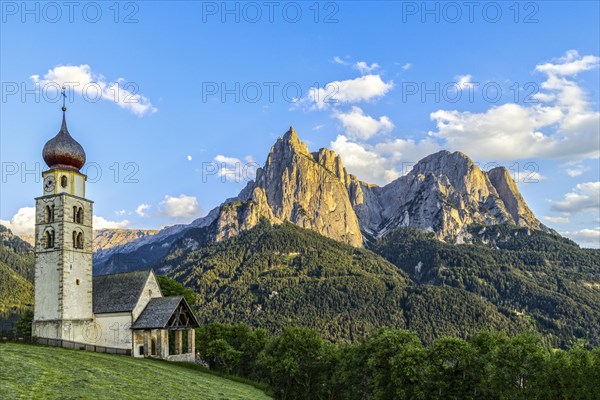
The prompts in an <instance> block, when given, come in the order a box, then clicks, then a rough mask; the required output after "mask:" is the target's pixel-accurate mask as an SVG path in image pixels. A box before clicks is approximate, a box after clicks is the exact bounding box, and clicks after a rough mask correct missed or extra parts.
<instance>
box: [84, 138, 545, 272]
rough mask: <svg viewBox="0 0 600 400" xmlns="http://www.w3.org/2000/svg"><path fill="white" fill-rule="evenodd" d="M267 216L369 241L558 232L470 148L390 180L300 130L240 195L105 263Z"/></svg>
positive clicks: (112, 252)
mask: <svg viewBox="0 0 600 400" xmlns="http://www.w3.org/2000/svg"><path fill="white" fill-rule="evenodd" d="M262 218H266V219H267V220H269V221H270V222H272V223H274V224H280V223H282V222H283V221H288V222H292V223H293V224H295V225H298V226H300V227H302V228H306V229H311V230H314V231H316V232H318V233H320V234H322V235H324V236H326V237H329V238H332V239H335V240H338V241H340V242H343V243H346V244H349V245H352V246H355V247H360V246H363V245H368V243H371V242H373V241H375V240H377V239H380V238H382V237H384V236H385V235H386V234H387V233H388V232H390V231H392V230H394V229H397V228H402V227H414V228H418V229H420V230H422V231H430V232H433V233H434V234H435V236H436V237H437V238H438V239H441V240H443V241H448V242H453V243H462V242H469V241H470V240H471V234H470V233H469V231H468V227H469V226H471V225H473V224H483V225H495V224H505V223H508V224H514V225H516V226H520V227H525V228H529V229H534V230H542V231H549V229H548V228H546V227H545V226H544V225H543V224H541V223H540V221H538V220H537V218H536V217H535V215H534V214H533V213H532V212H531V210H530V209H529V208H528V207H527V204H526V203H525V200H524V199H523V197H522V196H521V194H520V193H519V190H518V188H517V185H516V184H515V182H514V181H513V179H512V177H511V176H510V174H509V172H508V170H506V168H503V167H499V168H495V169H493V170H491V171H487V172H486V171H482V170H481V169H480V168H479V167H478V166H477V165H475V163H473V161H471V160H470V159H469V157H467V156H466V155H465V154H463V153H460V152H454V153H450V152H448V151H440V152H438V153H435V154H432V155H430V156H428V157H425V158H424V159H422V160H421V161H419V162H418V163H417V164H416V165H415V166H414V167H413V169H412V170H411V171H410V172H409V173H408V174H406V175H404V176H402V177H400V178H398V179H396V180H395V181H393V182H391V183H389V184H387V185H386V186H383V187H379V186H377V185H372V184H368V183H366V182H362V181H360V180H359V179H358V178H357V177H356V176H354V175H352V174H349V173H348V172H347V171H346V169H345V168H344V166H343V163H342V160H341V157H340V156H339V155H337V154H335V153H334V152H333V151H331V150H328V149H325V148H323V149H320V150H318V151H316V152H312V153H311V152H310V151H309V149H308V147H307V146H306V144H304V143H303V142H301V141H300V139H299V138H298V135H297V133H296V131H295V130H294V129H293V128H290V129H289V130H288V131H287V132H286V133H285V134H284V135H283V136H282V137H280V138H279V139H277V142H276V143H275V145H274V146H273V147H272V148H271V151H270V152H269V155H268V157H267V160H266V162H265V164H264V166H263V167H262V168H260V169H258V171H257V174H256V179H255V180H254V181H250V182H249V183H248V184H247V185H246V187H245V188H244V189H243V190H242V191H241V192H240V193H239V194H238V196H236V197H235V198H232V199H227V200H226V201H225V202H224V203H223V204H222V205H221V206H219V207H217V208H215V209H213V210H212V211H211V212H210V213H209V214H208V215H207V216H206V217H203V218H200V219H198V220H196V221H194V222H192V223H191V224H190V225H177V226H174V227H169V228H166V229H163V230H162V231H160V232H159V233H158V234H156V235H154V236H145V237H142V238H140V239H137V240H134V241H132V242H129V243H126V244H124V245H121V246H115V247H112V248H110V249H108V250H107V251H106V250H103V251H102V252H98V253H96V255H95V258H94V263H95V270H96V271H98V272H99V273H107V272H116V271H118V270H121V269H123V268H125V269H128V268H130V267H128V266H122V265H119V264H123V262H124V261H125V260H126V262H127V264H130V265H135V268H146V267H149V266H154V265H153V263H154V262H155V261H156V260H158V259H160V258H161V257H162V256H164V255H165V254H166V250H167V249H168V247H169V246H170V245H172V243H174V241H175V240H177V239H178V238H179V237H181V235H183V234H184V233H185V232H186V231H187V230H188V229H192V228H198V227H210V229H209V231H207V237H208V239H207V240H216V241H220V240H224V239H227V238H231V237H234V236H236V235H238V234H239V233H240V232H241V231H244V230H247V229H250V228H252V227H254V226H255V225H256V224H257V223H258V222H259V221H260V220H261V219H262Z"/></svg>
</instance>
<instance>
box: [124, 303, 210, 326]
mask: <svg viewBox="0 0 600 400" xmlns="http://www.w3.org/2000/svg"><path fill="white" fill-rule="evenodd" d="M179 317H183V319H185V321H181V320H180V319H179ZM198 326H199V324H198V320H196V317H195V316H194V313H193V312H192V310H191V308H190V306H189V305H188V303H187V301H185V299H184V298H183V296H170V297H155V298H153V299H150V302H149V303H148V305H146V308H145V309H144V311H142V313H141V314H140V316H139V318H138V319H137V320H136V321H135V323H134V324H133V326H132V327H131V329H164V328H169V327H170V328H197V327H198Z"/></svg>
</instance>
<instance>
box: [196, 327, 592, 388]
mask: <svg viewBox="0 0 600 400" xmlns="http://www.w3.org/2000/svg"><path fill="white" fill-rule="evenodd" d="M196 348H197V350H198V351H199V352H200V355H201V357H202V359H203V360H204V361H205V362H207V363H208V364H209V366H210V368H211V369H212V370H216V371H218V372H221V373H225V374H229V375H236V376H239V377H243V378H246V379H250V380H253V381H256V382H260V383H263V384H266V385H268V387H269V388H270V389H271V390H272V391H273V393H274V395H275V397H276V398H278V399H282V400H293V399H298V400H300V399H301V400H321V399H322V400H337V399H340V400H366V399H374V400H390V399H397V400H403V399H407V400H408V399H410V400H425V399H427V400H429V399H440V400H442V399H443V400H452V399H456V400H469V399H472V400H488V399H489V400H503V399H511V400H521V399H523V400H536V399H540V400H542V399H543V400H548V399H573V400H575V399H577V400H587V399H589V400H593V399H597V398H598V397H597V396H598V388H599V387H600V348H599V347H595V348H588V347H587V346H586V345H585V344H584V343H583V342H580V343H578V344H576V345H575V346H573V347H572V348H570V349H567V350H560V349H553V348H551V347H549V346H548V345H546V344H545V343H544V341H542V340H541V337H540V336H539V335H536V334H532V333H520V334H517V335H515V336H512V337H509V336H507V335H506V334H504V333H500V332H482V333H479V334H477V335H475V336H473V337H472V338H470V339H468V340H465V339H461V338H456V337H443V338H439V339H436V340H434V341H433V343H431V344H430V345H424V344H423V343H422V342H421V340H420V339H419V338H418V336H417V335H416V334H415V333H414V332H410V331H407V330H399V329H394V328H381V329H379V330H376V331H373V332H371V333H370V334H368V335H367V336H365V337H364V338H362V339H361V340H359V341H357V342H355V343H352V344H332V343H330V342H328V341H326V340H324V339H323V338H322V337H321V335H320V334H319V333H318V332H317V331H315V330H312V329H308V328H300V327H291V328H286V329H284V330H283V332H282V333H281V334H280V335H277V336H269V335H268V334H267V332H266V331H265V330H263V329H253V328H251V327H249V326H248V325H245V324H236V325H223V324H216V323H215V324H208V325H204V326H202V327H200V328H198V330H197V333H196Z"/></svg>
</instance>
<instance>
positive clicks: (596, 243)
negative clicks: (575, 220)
mask: <svg viewBox="0 0 600 400" xmlns="http://www.w3.org/2000/svg"><path fill="white" fill-rule="evenodd" d="M560 234H561V235H563V236H566V237H568V238H569V239H571V240H574V241H575V242H577V243H578V244H579V245H580V246H582V247H592V248H596V249H598V248H600V228H593V229H587V228H586V229H581V230H578V231H571V232H560Z"/></svg>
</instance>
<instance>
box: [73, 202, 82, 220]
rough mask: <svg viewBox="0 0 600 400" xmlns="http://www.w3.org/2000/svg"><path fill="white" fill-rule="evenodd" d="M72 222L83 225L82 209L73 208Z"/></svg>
mask: <svg viewBox="0 0 600 400" xmlns="http://www.w3.org/2000/svg"><path fill="white" fill-rule="evenodd" d="M73 222H75V223H77V224H83V208H82V207H77V206H73Z"/></svg>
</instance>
